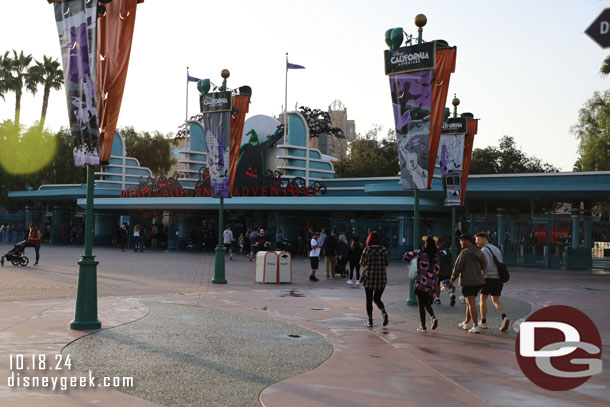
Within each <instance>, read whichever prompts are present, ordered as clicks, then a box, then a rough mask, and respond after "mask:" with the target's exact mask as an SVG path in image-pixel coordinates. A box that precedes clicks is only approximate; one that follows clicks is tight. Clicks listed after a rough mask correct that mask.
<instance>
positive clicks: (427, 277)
mask: <svg viewBox="0 0 610 407" xmlns="http://www.w3.org/2000/svg"><path fill="white" fill-rule="evenodd" d="M422 240H423V246H424V247H423V249H422V250H414V251H411V252H407V253H405V254H404V259H405V260H406V261H412V260H413V259H417V277H416V279H415V298H416V299H417V307H418V309H419V321H420V323H421V325H420V326H419V328H417V332H422V333H426V332H427V330H426V311H427V312H428V314H430V317H431V318H432V329H433V330H434V329H436V328H437V327H438V318H436V316H435V315H434V310H433V309H432V300H433V296H434V294H435V292H436V286H437V283H438V276H439V273H440V269H441V268H440V261H439V257H438V254H437V248H436V242H437V241H438V238H437V237H436V236H435V237H431V236H427V235H424V236H423V237H422Z"/></svg>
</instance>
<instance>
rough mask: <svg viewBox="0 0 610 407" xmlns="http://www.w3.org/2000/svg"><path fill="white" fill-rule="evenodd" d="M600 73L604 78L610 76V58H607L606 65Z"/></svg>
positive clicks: (604, 64) (603, 65)
mask: <svg viewBox="0 0 610 407" xmlns="http://www.w3.org/2000/svg"><path fill="white" fill-rule="evenodd" d="M599 72H600V73H601V74H602V75H603V76H608V74H610V56H607V57H606V59H604V63H603V64H602V67H601V69H600V70H599Z"/></svg>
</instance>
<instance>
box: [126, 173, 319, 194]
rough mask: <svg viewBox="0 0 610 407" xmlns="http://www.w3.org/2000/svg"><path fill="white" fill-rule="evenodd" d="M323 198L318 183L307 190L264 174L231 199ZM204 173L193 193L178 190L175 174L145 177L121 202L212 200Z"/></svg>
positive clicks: (299, 181) (297, 181)
mask: <svg viewBox="0 0 610 407" xmlns="http://www.w3.org/2000/svg"><path fill="white" fill-rule="evenodd" d="M325 194H326V186H325V185H324V184H322V183H320V182H319V181H316V182H314V183H313V184H312V185H310V186H307V185H306V183H305V179H304V178H301V177H295V178H291V179H288V178H282V173H281V172H279V171H275V172H272V171H271V170H267V172H266V174H265V176H264V177H263V182H262V184H260V185H248V186H237V185H236V186H235V187H234V188H233V191H232V196H234V197H237V196H263V197H316V196H322V195H325ZM213 196H214V194H213V190H212V186H211V183H210V174H209V172H208V170H207V169H206V170H204V171H199V180H198V181H197V184H196V185H195V188H193V189H187V188H184V187H183V186H182V184H181V183H180V179H179V178H178V174H177V173H174V175H173V176H171V177H169V178H168V177H166V176H161V177H159V178H153V177H148V178H147V179H146V181H140V183H139V184H138V186H137V187H136V188H131V189H126V190H122V191H121V198H188V197H197V198H210V197H213Z"/></svg>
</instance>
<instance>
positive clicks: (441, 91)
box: [428, 47, 457, 189]
mask: <svg viewBox="0 0 610 407" xmlns="http://www.w3.org/2000/svg"><path fill="white" fill-rule="evenodd" d="M456 56H457V48H455V47H453V48H450V49H440V50H437V51H436V67H435V68H434V83H433V86H432V110H431V113H430V141H429V145H428V189H430V187H431V186H432V178H433V175H434V164H435V163H436V156H437V155H438V144H439V142H440V139H441V130H442V128H443V118H444V115H445V104H446V103H447V92H448V91H449V79H450V78H451V74H452V73H453V72H455V60H456Z"/></svg>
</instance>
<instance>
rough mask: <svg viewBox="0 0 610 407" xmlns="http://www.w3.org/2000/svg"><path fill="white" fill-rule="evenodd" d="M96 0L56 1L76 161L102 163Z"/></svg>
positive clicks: (89, 163) (83, 163)
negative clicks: (99, 123) (97, 77)
mask: <svg viewBox="0 0 610 407" xmlns="http://www.w3.org/2000/svg"><path fill="white" fill-rule="evenodd" d="M97 5H98V2H97V0H69V1H64V2H62V3H55V4H54V9H55V21H56V22H57V32H58V34H59V44H60V46H61V57H62V63H63V69H64V87H65V89H66V99H67V103H68V116H69V121H70V133H71V134H72V139H73V146H74V149H73V153H74V164H75V165H76V166H77V167H84V166H85V165H99V162H100V154H99V125H98V112H97V101H96V98H97V95H96V93H97V92H96V59H97V48H96V37H97Z"/></svg>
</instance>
